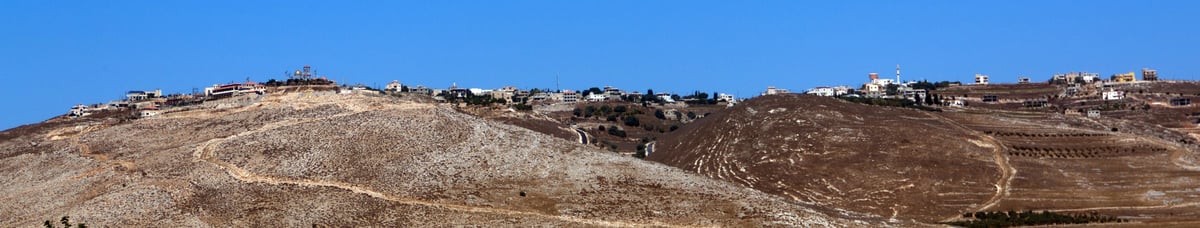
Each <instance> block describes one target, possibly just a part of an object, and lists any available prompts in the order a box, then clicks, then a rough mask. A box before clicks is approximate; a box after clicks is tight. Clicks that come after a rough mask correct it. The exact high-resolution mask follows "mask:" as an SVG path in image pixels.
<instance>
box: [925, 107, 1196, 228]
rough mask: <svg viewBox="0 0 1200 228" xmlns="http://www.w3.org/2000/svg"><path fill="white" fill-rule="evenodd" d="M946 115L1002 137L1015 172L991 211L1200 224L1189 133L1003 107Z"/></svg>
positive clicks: (1194, 164)
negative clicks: (1082, 214)
mask: <svg viewBox="0 0 1200 228" xmlns="http://www.w3.org/2000/svg"><path fill="white" fill-rule="evenodd" d="M948 116H949V117H950V118H952V119H954V120H956V121H958V122H961V123H963V124H964V125H965V126H968V127H969V128H971V129H976V130H979V131H983V132H986V133H988V134H990V135H992V137H994V138H996V139H997V141H999V142H1001V143H1002V144H1003V145H1004V148H1005V150H1006V154H1007V155H1008V157H1009V158H1010V163H1011V164H1012V166H1013V168H1014V169H1015V170H1016V171H1017V172H1016V175H1015V176H1014V178H1013V181H1012V185H1011V187H1010V188H1009V189H1008V191H1007V192H1005V197H1004V198H1003V199H1002V200H1001V201H1000V202H998V203H997V205H995V206H994V207H992V208H989V209H992V210H1001V211H1003V210H1054V211H1066V212H1085V213H1093V212H1094V213H1102V214H1107V215H1114V216H1123V217H1126V218H1130V219H1132V220H1135V221H1139V222H1147V223H1150V224H1155V223H1159V224H1161V223H1165V222H1198V221H1197V219H1196V218H1198V217H1200V166H1197V164H1196V163H1195V161H1196V160H1195V159H1194V158H1195V156H1196V152H1195V151H1196V149H1197V148H1196V146H1195V145H1194V144H1188V143H1180V142H1188V141H1189V140H1188V139H1187V138H1188V136H1186V135H1185V134H1183V133H1178V132H1172V131H1167V130H1166V129H1163V128H1162V127H1158V126H1153V125H1149V124H1145V123H1139V122H1133V121H1124V120H1117V119H1108V118H1098V119H1089V118H1080V117H1072V116H1063V115H1052V114H1034V113H1023V114H1019V115H1013V114H1010V113H1009V112H998V111H972V112H966V113H951V114H949V115H948ZM1114 129H1115V130H1116V131H1113V130H1114ZM1189 224H1193V225H1194V224H1198V223H1189Z"/></svg>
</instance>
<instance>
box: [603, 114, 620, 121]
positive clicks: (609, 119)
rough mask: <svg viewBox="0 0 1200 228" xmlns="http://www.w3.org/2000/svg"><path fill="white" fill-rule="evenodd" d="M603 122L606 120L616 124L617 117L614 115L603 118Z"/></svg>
mask: <svg viewBox="0 0 1200 228" xmlns="http://www.w3.org/2000/svg"><path fill="white" fill-rule="evenodd" d="M604 120H607V121H609V122H617V116H615V115H610V116H608V117H607V118H604Z"/></svg>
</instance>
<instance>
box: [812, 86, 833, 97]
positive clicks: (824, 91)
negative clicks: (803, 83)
mask: <svg viewBox="0 0 1200 228" xmlns="http://www.w3.org/2000/svg"><path fill="white" fill-rule="evenodd" d="M804 93H805V94H812V95H817V96H823V97H832V96H835V95H837V92H836V91H834V90H833V87H826V86H818V87H813V88H812V89H808V91H805V92H804Z"/></svg>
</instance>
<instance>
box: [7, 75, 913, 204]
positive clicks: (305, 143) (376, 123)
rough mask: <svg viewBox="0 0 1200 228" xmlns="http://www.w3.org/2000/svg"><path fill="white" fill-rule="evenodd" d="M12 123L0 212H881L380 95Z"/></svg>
mask: <svg viewBox="0 0 1200 228" xmlns="http://www.w3.org/2000/svg"><path fill="white" fill-rule="evenodd" d="M22 131H23V132H24V133H23V134H19V135H15V136H13V137H7V136H9V135H12V134H4V135H6V137H5V138H4V139H3V141H0V186H5V187H3V188H0V202H5V203H3V204H0V226H5V227H10V226H37V225H40V224H41V221H43V220H55V219H57V218H58V217H60V216H64V215H67V216H71V217H72V220H73V221H77V222H84V223H87V224H89V225H91V226H116V227H126V226H134V227H137V226H162V225H167V226H187V227H191V226H218V227H227V226H286V227H301V226H453V225H490V226H547V225H548V226H643V225H649V226H667V227H673V226H710V225H719V226H885V225H888V224H885V223H884V222H883V220H884V219H883V218H879V217H871V216H866V215H863V214H858V213H852V212H846V211H840V210H835V209H828V208H824V207H820V206H813V205H806V204H797V203H793V202H788V200H786V199H783V198H781V197H777V196H772V195H769V194H764V193H762V192H759V191H755V190H751V189H746V188H742V187H740V186H736V185H733V184H728V183H724V182H721V181H717V180H711V179H708V178H704V177H701V176H697V175H694V174H690V173H687V172H685V171H683V170H679V169H676V168H672V167H667V166H664V165H660V164H655V163H651V162H646V161H640V160H637V159H634V158H629V157H621V156H618V155H615V154H612V153H607V152H601V151H596V150H594V149H590V148H586V147H582V146H579V145H578V144H577V143H574V142H570V141H567V140H562V139H557V138H554V137H551V136H547V135H544V134H539V133H536V132H533V131H529V130H526V129H521V128H518V127H514V126H510V125H504V124H498V123H495V122H490V121H486V120H482V119H478V118H475V117H471V116H469V115H465V114H461V113H457V112H455V111H453V110H452V109H450V108H447V107H439V106H436V105H433V104H425V103H413V102H407V101H401V100H396V99H394V98H387V97H367V96H362V95H312V94H308V93H303V94H301V93H293V94H284V95H271V96H269V97H266V98H264V99H262V100H261V101H258V102H257V103H250V104H249V105H245V106H236V107H223V108H211V109H198V110H191V111H178V112H168V113H166V114H164V115H163V116H162V117H160V118H153V119H145V120H136V121H132V122H115V121H108V120H101V119H94V120H87V119H83V120H69V121H68V120H53V121H51V123H46V125H44V126H32V127H27V128H22ZM891 225H902V226H908V225H913V224H891Z"/></svg>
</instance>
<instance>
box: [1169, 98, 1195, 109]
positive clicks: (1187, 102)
mask: <svg viewBox="0 0 1200 228" xmlns="http://www.w3.org/2000/svg"><path fill="white" fill-rule="evenodd" d="M1171 106H1175V107H1186V106H1192V99H1190V98H1183V97H1177V98H1171Z"/></svg>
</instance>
